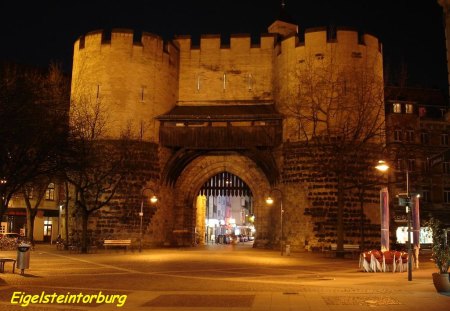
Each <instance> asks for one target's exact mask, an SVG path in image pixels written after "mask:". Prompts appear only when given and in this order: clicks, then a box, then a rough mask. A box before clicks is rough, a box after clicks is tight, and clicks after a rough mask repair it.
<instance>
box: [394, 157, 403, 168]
mask: <svg viewBox="0 0 450 311" xmlns="http://www.w3.org/2000/svg"><path fill="white" fill-rule="evenodd" d="M395 169H396V170H397V171H402V170H403V160H402V159H397V162H396V163H395Z"/></svg>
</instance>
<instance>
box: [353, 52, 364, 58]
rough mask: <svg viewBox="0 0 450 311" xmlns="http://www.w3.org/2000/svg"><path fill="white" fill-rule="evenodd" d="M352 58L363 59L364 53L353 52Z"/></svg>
mask: <svg viewBox="0 0 450 311" xmlns="http://www.w3.org/2000/svg"><path fill="white" fill-rule="evenodd" d="M352 57H353V58H362V53H361V52H352Z"/></svg>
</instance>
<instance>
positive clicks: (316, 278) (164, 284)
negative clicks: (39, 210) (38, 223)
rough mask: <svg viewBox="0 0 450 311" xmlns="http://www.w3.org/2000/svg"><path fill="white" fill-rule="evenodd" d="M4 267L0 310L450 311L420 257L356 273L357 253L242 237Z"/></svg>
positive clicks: (50, 254) (53, 255)
mask: <svg viewBox="0 0 450 311" xmlns="http://www.w3.org/2000/svg"><path fill="white" fill-rule="evenodd" d="M0 257H14V258H15V257H16V252H13V251H11V252H5V251H1V252H0ZM5 268H6V269H5V273H3V274H0V310H92V311H97V310H98V311H100V310H115V309H126V310H161V311H169V310H177V311H181V310H200V311H202V310H205V311H206V310H217V311H220V310H233V311H241V310H248V311H250V310H252V311H253V310H261V311H269V310H271V311H272V310H273V311H283V310H299V311H300V310H301V311H303V310H305V311H306V310H346V311H350V310H366V309H368V308H373V309H374V310H380V311H381V310H383V311H384V310H389V311H395V310H420V311H424V310H430V311H440V310H442V311H444V310H450V296H446V295H442V294H439V293H437V292H436V291H435V289H434V286H433V283H432V279H431V273H433V272H435V270H436V269H435V268H434V266H433V264H432V262H431V261H430V260H429V258H428V257H426V256H423V257H422V258H421V265H420V269H418V270H414V272H413V281H411V282H409V281H408V280H407V273H406V272H404V273H392V272H388V273H364V272H361V271H360V270H359V268H358V260H357V259H336V258H324V257H323V256H321V254H311V253H295V254H291V256H289V257H287V256H283V257H281V256H280V254H279V252H276V251H267V250H257V249H253V248H251V245H244V244H240V245H236V246H231V245H211V246H206V247H198V248H189V249H152V250H144V251H143V252H142V253H138V252H130V251H129V252H127V253H124V252H123V251H120V250H119V251H114V250H109V251H99V252H98V253H97V254H70V253H69V252H67V251H57V250H56V247H55V246H50V245H38V246H37V247H36V250H34V251H32V253H31V264H30V269H29V270H26V271H25V275H23V276H21V275H20V274H19V273H18V272H17V271H16V273H15V274H12V273H11V272H12V271H11V270H12V269H11V264H10V263H7V264H6V267H5ZM33 299H34V300H33ZM25 305H27V306H26V307H25Z"/></svg>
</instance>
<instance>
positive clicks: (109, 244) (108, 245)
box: [103, 240, 131, 251]
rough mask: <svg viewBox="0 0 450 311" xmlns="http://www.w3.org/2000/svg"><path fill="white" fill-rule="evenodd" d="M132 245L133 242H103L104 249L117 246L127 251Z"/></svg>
mask: <svg viewBox="0 0 450 311" xmlns="http://www.w3.org/2000/svg"><path fill="white" fill-rule="evenodd" d="M130 245H131V240H104V241H103V247H105V248H107V247H110V246H113V247H116V246H124V247H125V251H126V250H127V249H128V247H129V246H130Z"/></svg>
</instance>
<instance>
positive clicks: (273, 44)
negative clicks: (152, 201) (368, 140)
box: [72, 20, 384, 248]
mask: <svg viewBox="0 0 450 311" xmlns="http://www.w3.org/2000/svg"><path fill="white" fill-rule="evenodd" d="M268 31H269V33H268V34H263V35H261V36H260V39H259V41H258V42H257V43H255V42H252V40H251V37H250V35H242V34H239V35H232V36H231V37H230V40H229V42H224V41H222V40H221V37H220V35H211V34H208V35H202V36H201V39H200V44H199V46H196V45H194V44H193V42H192V39H191V38H190V36H179V37H176V38H174V39H173V40H171V41H169V42H163V40H162V39H161V38H160V37H158V36H156V35H153V34H148V33H143V34H142V35H141V37H140V38H139V39H138V40H134V38H135V37H136V36H135V34H134V33H133V32H132V31H131V30H118V29H116V30H113V31H112V33H111V34H110V35H109V34H106V33H104V32H102V31H95V32H91V33H88V34H87V35H85V36H82V37H80V38H79V39H78V40H77V41H76V42H75V45H74V63H73V74H72V100H73V102H76V101H77V100H80V99H81V98H88V99H89V100H91V101H93V102H96V101H101V102H102V104H104V106H105V111H107V113H108V120H110V122H109V125H110V126H109V137H110V138H111V139H117V138H118V137H119V135H120V133H121V131H122V130H124V129H125V128H128V129H131V131H132V133H133V134H134V137H135V139H136V143H137V144H140V145H141V147H142V153H141V155H142V163H143V164H142V167H140V168H139V167H136V168H135V169H136V171H134V172H131V173H130V177H129V178H128V179H127V182H128V183H129V185H128V186H126V187H124V188H123V190H122V192H121V193H119V195H118V199H117V200H116V202H115V203H114V208H110V209H107V210H106V211H103V212H100V213H99V214H98V215H97V217H96V218H95V219H94V220H93V221H92V223H91V228H92V229H93V234H96V235H98V236H100V237H102V236H105V235H109V236H110V235H116V236H121V237H122V236H127V237H129V236H130V235H133V234H134V236H136V234H137V227H136V225H135V220H133V218H136V214H137V209H136V207H137V206H138V205H139V202H138V201H139V193H140V190H141V189H142V188H144V187H145V186H146V185H151V186H152V187H153V188H155V189H157V191H158V196H159V197H160V201H159V203H158V206H157V208H156V210H154V211H153V213H152V214H151V215H150V216H147V217H146V218H145V219H144V223H145V234H144V237H145V242H146V243H147V244H151V243H153V244H159V245H161V244H170V245H180V244H182V245H191V244H192V242H193V241H194V240H195V234H196V233H197V234H199V232H198V230H197V229H196V218H197V217H198V215H197V210H199V207H198V202H197V196H198V194H199V191H200V189H201V188H202V185H203V184H204V183H205V182H206V181H208V180H209V179H210V178H211V177H213V176H215V175H216V174H218V173H220V172H229V173H232V174H234V175H236V176H238V177H239V178H240V179H242V180H243V182H245V183H246V184H247V185H248V187H249V188H250V189H251V192H252V195H253V210H254V212H255V216H256V220H255V226H256V241H255V245H276V244H277V243H278V242H279V240H280V234H279V226H280V224H279V219H278V218H277V216H276V215H277V213H276V210H275V211H274V208H271V207H269V206H267V205H266V204H265V202H264V198H265V197H266V196H267V195H268V194H269V193H270V189H271V188H273V187H277V188H279V189H281V190H282V192H283V194H284V195H283V196H284V198H283V200H284V201H283V205H284V209H285V218H284V219H285V230H286V231H285V232H286V233H285V236H287V237H286V239H287V240H288V242H289V243H290V244H291V245H292V248H296V247H298V248H303V247H304V246H305V244H309V245H322V246H323V245H324V244H330V243H333V242H335V235H336V234H335V230H336V228H335V224H334V221H335V219H334V218H335V211H334V210H333V209H335V207H336V206H335V197H336V196H337V194H336V191H335V190H333V187H334V186H335V185H334V181H332V180H331V179H327V178H322V177H320V178H319V177H317V176H318V175H317V174H315V173H314V161H317V160H318V159H308V158H307V157H305V156H304V155H302V153H301V152H298V150H300V149H301V148H300V145H299V144H298V143H299V142H300V143H301V142H302V141H304V139H305V136H302V135H299V131H298V129H299V127H298V124H297V123H296V122H297V121H296V120H298V115H296V114H295V113H293V107H296V108H295V109H297V110H296V111H297V113H301V114H306V113H310V112H311V111H310V107H309V108H308V105H306V104H305V105H303V106H302V102H299V101H296V100H295V98H300V97H297V96H298V95H299V93H298V92H299V87H298V86H299V81H301V80H302V79H304V78H305V77H306V74H305V70H306V68H309V69H308V70H310V71H309V73H311V72H316V73H318V72H319V71H320V70H324V68H325V67H326V68H330V67H329V65H330V64H337V65H338V67H339V69H336V71H335V72H334V73H336V74H337V76H336V77H334V76H333V78H332V80H330V82H332V83H333V84H336V85H338V86H339V87H340V88H341V89H345V88H348V90H350V89H351V88H352V87H353V82H354V81H353V80H354V79H355V76H356V75H354V76H353V78H352V77H351V76H349V75H347V76H345V75H344V74H342V73H343V72H345V70H344V69H350V68H351V69H352V70H354V71H353V73H356V72H361V71H364V72H366V74H367V77H368V76H370V77H372V78H373V79H374V80H376V81H377V82H381V84H382V75H383V72H382V51H381V44H380V43H379V42H378V40H377V38H375V37H374V36H371V35H367V34H359V33H358V32H357V31H355V30H353V29H346V28H342V29H337V31H336V32H333V33H330V32H329V31H327V29H325V28H319V29H309V30H306V31H305V32H304V39H302V40H300V39H299V37H300V36H299V35H298V33H297V32H298V26H297V25H295V24H293V23H292V22H291V21H286V20H277V21H275V22H274V23H273V24H272V25H270V27H269V29H268ZM325 64H327V65H325ZM333 68H335V67H333ZM336 68H337V67H336ZM347 72H349V71H347ZM352 79H353V80H352ZM321 92H322V95H327V96H329V95H333V94H334V93H333V92H331V93H328V90H324V89H322V91H321ZM381 92H382V91H381ZM381 96H382V94H381ZM293 102H295V104H292V103H293ZM298 105H299V106H298ZM349 105H350V106H351V105H352V104H351V103H349ZM295 109H294V110H295ZM383 109H384V108H383ZM350 111H360V110H359V109H350ZM367 114H368V115H371V114H372V110H367ZM338 115H340V117H352V116H353V115H354V114H352V113H348V114H339V113H338V114H336V116H338ZM383 118H384V113H382V114H381V115H380V118H379V119H377V124H381V123H383V121H384V119H383ZM333 120H334V119H333ZM332 122H335V123H336V124H337V123H338V122H337V121H332ZM332 124H334V123H332ZM303 130H304V131H306V133H309V132H311V131H313V130H324V128H320V126H319V128H314V129H313V128H312V127H310V125H308V126H306V127H304V128H303ZM303 133H305V132H303ZM306 138H308V134H307V135H306ZM381 141H382V139H379V138H378V139H374V141H373V142H374V143H380V142H381ZM140 170H142V171H140ZM142 176H145V178H142ZM130 198H131V199H130ZM347 200H348V202H347V203H346V213H345V217H346V218H345V221H346V222H347V223H349V224H351V223H352V222H354V219H355V217H356V216H355V215H358V213H359V212H358V211H357V209H356V208H357V205H358V204H357V202H355V199H354V198H353V197H352V196H351V195H349V196H348V197H347ZM365 204H367V205H374V206H376V205H377V204H378V202H377V192H376V191H375V192H373V193H372V195H371V196H370V195H369V196H368V199H367V200H366V201H365ZM366 210H369V211H370V212H368V213H366V215H365V218H366V220H365V222H366V225H367V228H366V232H367V234H368V236H370V234H373V235H374V236H376V237H379V233H378V232H379V231H377V230H379V214H378V212H377V210H376V209H366ZM333 215H334V216H333ZM105 217H107V218H108V219H109V220H108V222H106V221H104V219H105ZM196 231H197V232H196ZM357 231H358V229H357V228H353V226H349V227H348V230H347V236H346V240H348V242H349V243H350V242H355V243H357ZM202 234H203V233H202V232H200V235H202Z"/></svg>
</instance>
